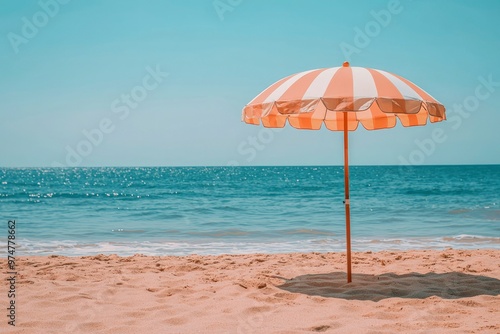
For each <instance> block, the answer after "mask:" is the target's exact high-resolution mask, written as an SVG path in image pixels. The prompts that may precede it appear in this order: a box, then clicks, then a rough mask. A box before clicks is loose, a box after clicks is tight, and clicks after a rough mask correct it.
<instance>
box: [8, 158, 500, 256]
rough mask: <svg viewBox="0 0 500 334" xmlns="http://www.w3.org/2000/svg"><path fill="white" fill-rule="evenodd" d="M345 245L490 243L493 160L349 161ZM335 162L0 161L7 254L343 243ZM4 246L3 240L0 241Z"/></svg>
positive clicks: (319, 247) (495, 216)
mask: <svg viewBox="0 0 500 334" xmlns="http://www.w3.org/2000/svg"><path fill="white" fill-rule="evenodd" d="M350 176H351V185H350V189H351V201H350V203H351V233H352V249H353V251H367V250H371V251H379V250H408V249H445V248H448V247H452V248H461V249H478V248H493V249H500V165H480V166H473V165H467V166H417V167H411V166H408V167H407V166H352V167H351V168H350ZM343 177H344V176H343V167H338V166H316V167H315V166H310V167H172V168H170V167H158V168H154V167H138V168H113V167H106V168H1V169H0V220H2V221H3V222H4V224H2V225H1V226H3V228H0V240H1V242H2V244H5V242H6V240H7V235H8V227H7V225H8V224H7V222H8V221H9V220H15V221H16V234H15V235H16V247H17V248H16V255H50V254H59V255H68V256H77V255H78V256H80V255H92V254H101V253H102V254H118V255H122V256H127V255H133V254H136V253H141V254H146V255H187V254H194V253H196V254H221V253H256V252H264V253H277V252H310V251H316V252H330V251H344V250H345V214H344V205H343V203H342V201H343V199H344V183H343V182H344V179H343ZM4 248H6V247H4Z"/></svg>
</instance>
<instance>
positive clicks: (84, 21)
mask: <svg viewBox="0 0 500 334" xmlns="http://www.w3.org/2000/svg"><path fill="white" fill-rule="evenodd" d="M59 1H60V2H59ZM59 1H58V0H42V1H18V0H3V1H2V5H1V6H0V37H1V38H0V113H1V122H0V166H3V167H14V166H52V165H74V166H183V165H226V164H228V163H230V164H239V165H316V164H320V165H322V164H341V163H342V153H341V152H342V134H341V133H336V132H330V131H328V130H326V129H324V130H321V131H299V130H295V129H292V128H289V127H288V128H285V129H284V130H282V131H280V132H270V131H265V130H263V128H262V127H256V126H251V125H246V124H244V123H242V122H241V121H240V114H241V109H242V108H243V107H244V105H245V104H246V103H248V102H249V101H250V100H251V99H252V98H253V97H254V96H255V95H257V94H258V93H259V92H260V91H262V90H263V89H265V88H266V87H267V86H269V85H270V84H272V83H273V82H275V81H277V80H279V79H281V78H282V77H285V76H288V75H290V74H293V73H297V72H301V71H305V70H309V69H315V68H322V67H335V66H340V65H341V64H342V62H343V61H344V60H346V58H348V59H349V60H350V62H351V65H352V66H363V67H371V68H376V69H382V70H386V71H389V72H393V73H396V74H399V75H401V76H404V77H406V78H407V79H409V80H411V81H413V82H414V83H416V84H417V85H419V86H421V87H422V88H424V89H425V90H426V91H428V92H429V93H431V94H432V95H433V96H434V97H435V98H437V99H438V100H440V101H441V102H442V103H444V104H445V105H446V107H447V108H448V112H449V114H448V117H449V118H451V116H452V115H454V118H453V120H451V119H450V120H449V121H447V122H443V123H436V124H430V125H428V126H425V127H416V128H403V127H402V126H401V125H398V126H397V127H396V128H394V129H389V130H380V131H371V132H368V131H365V130H363V129H359V130H358V131H356V132H354V133H352V134H351V137H350V139H351V146H350V147H351V163H352V164H400V163H402V161H407V162H408V161H409V162H410V163H415V164H474V163H477V164H482V163H496V164H498V163H500V135H499V133H500V131H499V130H498V128H499V126H500V110H499V107H500V66H499V65H498V64H499V59H500V39H499V36H500V25H499V24H498V17H500V1H480V2H479V1H472V0H471V1H434V0H422V1H416V0H414V1H410V0H400V1H395V2H394V1H385V0H382V1H373V0H365V1H320V0H317V1H310V0H298V1H293V0H276V1H268V0H242V1H238V0H220V1H213V0H176V1H173V0H172V1H166V0H162V1H160V0H150V1H138V0H136V1H128V0H120V1H119V0H114V1H97V0H87V1H83V0H72V1H67V0H65V1H63V0H59ZM398 3H399V4H398ZM381 11H382V12H381ZM374 13H378V14H374ZM384 13H385V14H386V15H385V16H384V15H383V14H384ZM387 13H389V14H390V18H389V17H388V16H387ZM377 19H378V21H377ZM370 29H371V30H370ZM360 31H361V33H362V34H367V36H366V38H365V39H363V38H362V37H360ZM369 35H371V36H369ZM346 47H348V48H350V50H351V51H353V50H355V52H354V51H353V52H352V53H351V54H347V53H346V51H345V50H346ZM343 48H344V51H342V49H343ZM354 48H355V49H354ZM155 71H156V72H157V73H156V74H155V75H151V74H150V72H152V73H154V72H155ZM167 73H168V74H167ZM480 77H482V78H483V79H484V80H483V81H481V80H480V79H479V78H480ZM488 81H490V83H489V84H484V82H488ZM478 87H479V88H478ZM478 94H479V95H478ZM127 96H128V97H127ZM133 96H135V97H133ZM127 99H128V100H127ZM457 105H458V107H457V108H462V109H463V110H464V112H463V113H462V114H460V113H459V112H458V111H457V110H458V109H455V107H454V106H457ZM464 108H465V109H464ZM99 128H100V129H99ZM437 128H439V129H440V130H439V131H440V136H438V137H439V138H438V140H436V139H435V138H433V131H435V129H437ZM94 129H99V131H100V133H102V136H101V135H99V133H97V132H96V131H97V130H95V131H94ZM85 131H87V136H90V138H91V139H92V140H93V142H91V140H90V139H88V138H87V137H86V136H85V134H84V132H85ZM104 131H105V132H104ZM252 138H253V139H252ZM417 143H419V144H417ZM70 151H73V153H68V152H70ZM79 152H80V153H79ZM75 154H76V155H78V157H75Z"/></svg>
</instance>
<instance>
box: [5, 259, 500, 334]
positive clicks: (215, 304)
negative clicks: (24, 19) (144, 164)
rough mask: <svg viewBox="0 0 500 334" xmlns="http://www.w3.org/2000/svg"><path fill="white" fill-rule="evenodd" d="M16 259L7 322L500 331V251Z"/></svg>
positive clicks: (130, 328)
mask: <svg viewBox="0 0 500 334" xmlns="http://www.w3.org/2000/svg"><path fill="white" fill-rule="evenodd" d="M16 261H17V262H16V265H17V271H18V277H17V281H16V326H15V327H12V326H8V325H7V320H8V319H7V312H8V311H7V310H6V307H8V300H7V298H6V296H7V286H8V284H7V281H6V280H5V279H6V278H7V277H6V275H5V270H4V269H5V268H6V266H7V264H6V260H5V259H3V260H1V261H0V263H1V266H2V268H3V270H2V273H1V275H2V276H1V279H2V282H3V283H2V284H1V286H0V296H1V298H0V300H1V304H2V305H0V309H2V310H3V311H0V313H1V319H2V320H1V323H0V332H2V333H4V332H7V333H245V334H249V333H315V332H324V333H397V332H400V333H500V250H451V249H448V250H444V251H406V252H389V251H385V252H377V253H371V252H364V253H354V254H353V273H354V274H353V283H351V284H347V283H346V278H345V276H346V275H345V255H344V254H341V253H326V254H325V253H323V254H322V253H294V254H272V255H268V254H251V255H220V256H199V255H191V256H185V257H178V256H161V257H158V256H144V255H135V256H132V257H119V256H116V255H97V256H85V257H64V256H48V257H18V258H17V259H16Z"/></svg>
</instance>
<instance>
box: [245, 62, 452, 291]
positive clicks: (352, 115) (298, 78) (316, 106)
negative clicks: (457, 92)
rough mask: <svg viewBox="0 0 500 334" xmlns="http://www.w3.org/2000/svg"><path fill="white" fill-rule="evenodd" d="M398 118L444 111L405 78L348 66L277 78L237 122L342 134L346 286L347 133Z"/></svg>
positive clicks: (415, 120)
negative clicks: (323, 127) (322, 128)
mask: <svg viewBox="0 0 500 334" xmlns="http://www.w3.org/2000/svg"><path fill="white" fill-rule="evenodd" d="M398 119H399V122H400V123H401V124H402V125H403V126H418V125H425V124H427V120H429V121H430V122H432V123H434V122H440V121H442V120H445V119H446V115H445V107H444V106H443V105H442V104H441V103H439V102H438V101H437V100H436V99H434V98H433V97H432V96H431V95H430V94H428V93H426V92H425V91H424V90H423V89H421V88H420V87H418V86H417V85H415V84H414V83H412V82H410V81H408V80H406V79H405V78H402V77H400V76H398V75H395V74H392V73H389V72H385V71H381V70H376V69H371V68H364V67H351V66H350V65H349V63H348V62H344V64H343V66H342V67H332V68H323V69H317V70H311V71H306V72H301V73H297V74H293V75H291V76H288V77H286V78H283V79H281V80H279V81H277V82H276V83H274V84H272V85H271V86H269V87H268V88H267V89H265V90H264V91H263V92H262V93H260V94H259V95H257V97H255V98H254V99H253V100H252V101H251V102H250V103H248V104H247V105H246V106H245V107H244V108H243V112H242V121H243V122H245V123H248V124H254V125H259V124H261V123H262V125H263V126H265V127H268V128H282V127H284V126H285V124H286V123H287V122H288V123H289V124H290V125H291V126H292V127H294V128H297V129H307V130H319V129H320V128H321V127H322V125H323V124H324V126H325V127H326V128H327V129H329V130H332V131H343V132H344V191H345V200H344V205H345V218H346V219H345V221H346V248H347V254H346V255H347V282H351V281H352V276H351V227H350V225H351V223H350V203H349V155H348V147H349V141H348V139H349V136H348V133H349V131H354V130H356V129H357V128H358V125H359V123H361V125H362V126H363V127H364V128H365V129H367V130H378V129H387V128H392V127H394V126H396V123H397V120H398Z"/></svg>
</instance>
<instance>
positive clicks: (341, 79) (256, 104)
mask: <svg viewBox="0 0 500 334" xmlns="http://www.w3.org/2000/svg"><path fill="white" fill-rule="evenodd" d="M344 117H347V118H348V122H347V123H348V130H349V131H352V130H356V128H357V127H358V124H359V123H361V124H362V125H363V126H364V127H365V128H366V129H367V130H376V129H385V128H392V127H394V126H395V125H396V119H399V120H400V122H401V124H402V125H403V126H416V125H425V124H426V123H427V119H429V120H430V121H431V122H440V121H442V120H444V119H446V115H445V108H444V106H443V105H442V104H441V103H439V102H438V101H437V100H436V99H434V98H433V97H432V96H431V95H429V94H428V93H426V92H425V91H424V90H423V89H421V88H420V87H418V86H417V85H415V84H414V83H412V82H410V81H408V80H406V79H404V78H401V77H399V76H397V75H395V74H391V73H388V72H385V71H381V70H375V69H371V68H363V67H349V64H348V63H344V66H343V67H333V68H325V69H317V70H311V71H306V72H302V73H297V74H294V75H291V76H289V77H286V78H284V79H281V80H280V81H278V82H276V83H274V84H273V85H271V86H269V87H268V88H267V89H266V90H264V91H263V92H262V93H260V94H259V95H258V96H257V97H256V98H255V99H253V100H252V101H251V102H250V103H249V104H248V105H246V106H245V108H244V109H243V114H242V120H243V121H244V122H246V123H249V124H256V125H258V124H260V123H261V122H262V124H263V125H264V126H265V127H284V126H285V124H286V121H287V120H288V122H289V123H290V125H291V126H293V127H295V128H298V129H310V130H318V129H320V128H321V126H322V124H323V123H324V124H325V126H326V127H327V128H328V129H330V130H333V131H342V130H344Z"/></svg>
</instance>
